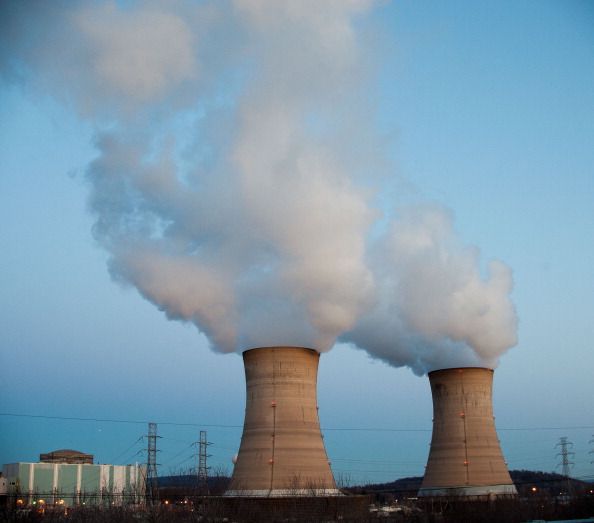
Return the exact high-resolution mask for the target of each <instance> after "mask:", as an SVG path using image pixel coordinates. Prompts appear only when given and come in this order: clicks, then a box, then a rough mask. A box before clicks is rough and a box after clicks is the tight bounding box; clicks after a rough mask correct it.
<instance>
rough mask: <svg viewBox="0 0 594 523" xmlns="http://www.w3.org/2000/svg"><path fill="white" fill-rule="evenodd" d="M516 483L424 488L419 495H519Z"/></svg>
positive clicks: (491, 496) (480, 496)
mask: <svg viewBox="0 0 594 523" xmlns="http://www.w3.org/2000/svg"><path fill="white" fill-rule="evenodd" d="M517 494H518V492H517V491H516V487H515V486H514V485H507V484H506V485H481V486H475V487H473V486H464V487H444V488H437V487H433V488H422V489H421V490H419V494H418V496H419V497H423V498H454V497H455V498H462V497H467V498H485V497H487V498H494V497H496V498H499V497H508V496H517Z"/></svg>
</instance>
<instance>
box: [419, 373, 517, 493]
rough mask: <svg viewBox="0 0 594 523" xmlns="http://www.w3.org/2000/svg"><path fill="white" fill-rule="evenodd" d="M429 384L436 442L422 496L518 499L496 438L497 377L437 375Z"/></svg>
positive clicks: (422, 487)
mask: <svg viewBox="0 0 594 523" xmlns="http://www.w3.org/2000/svg"><path fill="white" fill-rule="evenodd" d="M429 382H430V384H431V393H432V395H433V436H432V438H431V450H430V452H429V459H428V461H427V467H426V469H425V477H424V478H423V483H422V485H421V489H420V491H419V496H427V497H441V496H461V497H469V496H472V497H474V496H491V497H494V496H495V497H498V496H509V495H516V494H517V492H516V488H515V486H514V484H513V482H512V480H511V477H510V475H509V472H508V470H507V465H506V463H505V461H504V459H503V454H502V452H501V447H500V445H499V440H498V439H497V433H496V432H495V422H494V418H493V407H492V385H493V371H492V370H491V369H485V368H476V367H471V368H458V369H445V370H436V371H434V372H430V373H429Z"/></svg>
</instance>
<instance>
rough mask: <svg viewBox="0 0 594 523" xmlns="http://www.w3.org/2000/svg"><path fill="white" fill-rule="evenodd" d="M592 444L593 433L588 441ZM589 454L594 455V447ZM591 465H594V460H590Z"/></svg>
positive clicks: (593, 442) (593, 441)
mask: <svg viewBox="0 0 594 523" xmlns="http://www.w3.org/2000/svg"><path fill="white" fill-rule="evenodd" d="M588 443H589V444H590V445H594V434H592V439H591V440H590V441H588ZM588 454H592V455H593V457H594V449H592V450H591V451H590V452H588ZM590 465H594V460H592V461H590Z"/></svg>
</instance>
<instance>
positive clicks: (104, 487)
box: [2, 450, 146, 507]
mask: <svg viewBox="0 0 594 523" xmlns="http://www.w3.org/2000/svg"><path fill="white" fill-rule="evenodd" d="M40 458H41V460H40V462H39V463H31V462H19V463H9V464H6V465H4V466H3V469H2V476H4V478H5V480H6V491H7V498H8V503H9V504H10V505H12V506H15V507H25V506H39V505H45V506H54V505H60V506H65V507H72V506H82V505H91V506H110V505H116V506H122V505H128V504H141V503H144V497H145V483H146V467H145V466H143V465H139V464H138V463H136V464H132V465H107V464H94V463H93V456H92V455H90V454H84V453H82V452H78V451H75V450H59V451H54V452H49V453H47V454H41V455H40ZM89 458H90V462H89Z"/></svg>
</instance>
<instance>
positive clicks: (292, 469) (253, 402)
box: [226, 347, 341, 497]
mask: <svg viewBox="0 0 594 523" xmlns="http://www.w3.org/2000/svg"><path fill="white" fill-rule="evenodd" d="M319 359H320V354H319V353H318V352H317V351H315V350H312V349H308V348H303V347H264V348H257V349H251V350H248V351H245V352H244V353H243V361H244V366H245V376H246V411H245V422H244V427H243V435H242V437H241V445H240V448H239V453H238V455H237V463H236V464H235V468H234V470H233V476H232V479H231V485H230V488H229V490H228V491H227V493H226V496H244V497H246V496H247V497H253V496H259V497H281V496H326V497H327V496H340V495H341V493H340V491H339V490H338V489H337V488H336V483H335V481H334V476H333V475H332V471H331V469H330V463H329V461H328V456H327V454H326V449H325V448H324V441H323V439H322V433H321V431H320V421H319V417H318V402H317V374H318V362H319Z"/></svg>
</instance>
